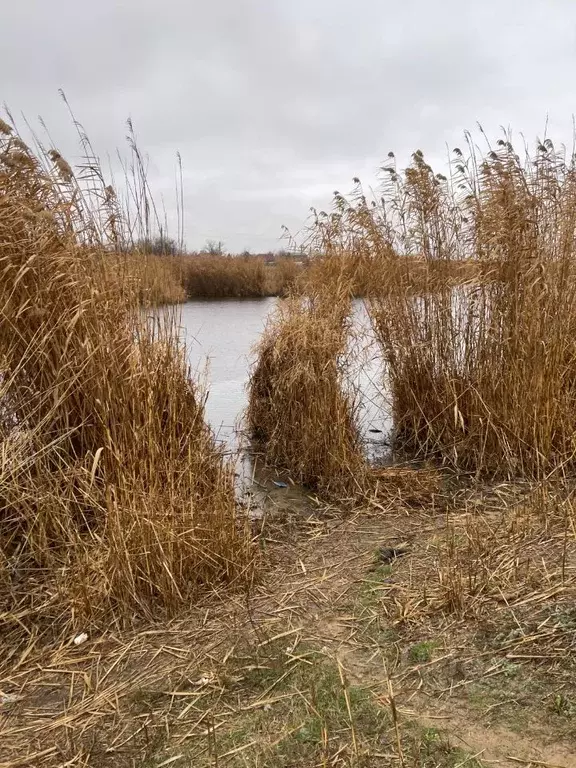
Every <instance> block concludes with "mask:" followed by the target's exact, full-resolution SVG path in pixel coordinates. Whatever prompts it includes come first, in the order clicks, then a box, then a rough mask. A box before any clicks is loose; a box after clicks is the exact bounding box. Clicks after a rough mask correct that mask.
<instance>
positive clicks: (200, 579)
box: [0, 123, 252, 621]
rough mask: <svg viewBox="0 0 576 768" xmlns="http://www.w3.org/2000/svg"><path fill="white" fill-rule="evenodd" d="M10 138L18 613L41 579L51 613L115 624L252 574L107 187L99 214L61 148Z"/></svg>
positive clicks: (6, 194)
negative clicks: (38, 148) (144, 303)
mask: <svg viewBox="0 0 576 768" xmlns="http://www.w3.org/2000/svg"><path fill="white" fill-rule="evenodd" d="M0 131H1V133H0V277H1V279H0V367H1V380H0V390H1V391H0V395H1V398H0V405H1V420H0V441H1V442H0V446H1V449H2V456H1V462H2V463H1V469H2V472H1V475H0V550H1V551H2V553H3V560H4V561H5V563H7V567H8V568H9V570H10V572H12V573H17V574H19V575H20V577H22V578H20V577H19V578H18V581H17V585H18V586H17V588H16V587H14V589H13V590H12V592H11V597H10V601H11V603H12V605H13V606H14V611H16V606H17V605H18V604H19V600H21V599H22V600H30V595H31V594H32V593H33V592H34V588H33V585H37V584H38V583H39V579H44V580H47V581H48V582H50V583H51V584H52V587H51V589H52V591H54V590H55V592H54V594H58V595H59V596H60V598H59V600H57V601H56V603H57V606H56V607H53V608H52V609H51V610H55V611H57V612H58V614H60V613H62V612H64V613H65V614H66V615H69V616H70V615H75V614H76V613H80V614H82V615H84V616H86V617H90V618H93V619H100V618H101V617H104V616H105V617H108V618H110V617H112V618H115V619H117V620H119V621H120V620H129V619H130V618H131V617H132V616H133V615H135V614H146V615H157V613H158V612H163V611H171V610H173V609H174V608H175V607H176V606H177V605H179V604H181V603H182V602H183V601H184V600H186V599H187V598H188V597H189V596H190V594H191V593H193V591H194V590H195V589H196V588H197V587H198V586H199V585H201V584H202V583H210V584H211V585H213V584H214V583H217V582H220V581H232V580H235V579H245V578H248V577H249V574H250V569H251V563H252V554H251V549H250V544H249V540H248V538H247V536H246V534H245V531H244V529H243V526H242V524H241V523H240V522H239V521H238V520H237V518H236V509H235V502H234V493H233V471H232V469H231V467H230V466H229V465H228V464H226V463H224V461H223V457H222V455H221V453H220V451H219V449H218V448H217V447H216V443H215V441H214V437H213V435H212V433H211V431H210V430H209V428H208V427H207V425H206V423H205V421H204V409H203V399H202V397H201V395H200V394H199V392H198V390H197V388H196V386H195V385H194V383H193V381H192V380H191V378H190V375H189V370H188V365H187V361H186V353H185V349H184V348H183V346H182V345H181V343H180V342H179V337H178V332H177V328H176V325H175V323H174V322H173V321H172V320H171V319H170V317H168V316H165V317H164V319H163V321H160V319H158V320H157V321H156V322H150V321H149V320H147V319H146V318H145V317H144V316H143V314H142V312H141V310H140V307H139V295H138V290H136V288H135V286H134V284H133V282H132V281H130V280H122V279H119V275H121V274H124V272H123V269H121V268H120V269H114V270H111V269H110V264H111V261H110V253H109V250H113V251H114V252H115V253H118V251H119V249H120V247H121V238H120V237H119V236H118V232H119V228H120V227H121V226H122V222H121V219H120V217H119V215H118V213H115V214H114V216H113V217H112V214H111V205H108V202H109V201H111V200H112V199H113V191H112V190H111V189H110V188H105V189H104V188H103V189H102V190H101V193H102V194H101V200H102V201H103V202H102V208H101V209H99V210H95V209H94V207H93V206H92V208H90V206H89V202H90V201H89V200H88V199H87V198H86V196H85V195H84V194H83V193H82V189H81V186H80V185H79V184H78V182H77V180H76V178H75V176H74V172H73V170H72V168H71V167H70V166H69V165H68V164H67V163H66V162H65V161H64V160H63V159H62V158H61V156H60V155H59V154H58V153H57V152H56V151H55V150H51V151H50V152H49V153H46V154H42V153H40V154H35V153H33V152H32V151H31V150H30V149H29V148H28V147H27V146H26V145H25V144H24V143H23V142H22V140H21V139H20V138H19V137H17V136H16V135H15V133H14V132H13V131H12V129H11V127H10V126H8V125H7V124H5V123H0ZM91 194H92V196H94V194H95V193H94V190H93V188H92V189H91ZM115 258H118V259H120V260H119V261H118V264H120V266H121V257H118V256H116V257H115ZM125 273H126V274H129V273H130V270H129V269H126V272H125ZM62 601H64V602H63V603H62ZM51 604H52V605H54V601H52V602H51ZM38 611H40V609H38ZM40 613H41V611H40ZM9 615H10V612H9V614H8V616H9Z"/></svg>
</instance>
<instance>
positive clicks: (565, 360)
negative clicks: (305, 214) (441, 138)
mask: <svg viewBox="0 0 576 768" xmlns="http://www.w3.org/2000/svg"><path fill="white" fill-rule="evenodd" d="M383 173H384V175H385V177H386V179H385V181H384V182H383V188H382V196H381V198H380V199H379V201H374V202H370V201H368V200H367V199H366V198H365V197H364V196H363V194H362V190H361V188H358V190H357V192H356V194H355V196H353V198H352V199H350V200H345V199H344V198H341V197H337V199H336V201H335V208H336V213H335V214H333V215H332V216H322V215H319V216H318V217H317V220H316V224H315V229H314V232H313V238H315V243H316V248H317V249H320V248H322V249H323V250H324V252H325V253H326V254H327V257H328V258H334V259H335V260H338V257H342V255H346V254H352V256H353V257H354V258H356V259H357V260H358V261H360V262H361V261H364V262H367V263H374V265H375V267H374V269H375V273H376V274H378V264H381V265H385V269H390V266H389V265H393V266H394V265H397V266H400V265H402V264H403V259H405V258H406V255H409V254H413V253H419V254H421V257H422V258H423V259H424V260H425V261H426V263H427V264H428V265H430V267H431V268H432V269H433V270H434V272H436V273H437V274H439V275H442V274H444V275H450V274H454V273H455V272H456V273H458V272H462V270H463V272H462V274H466V273H467V272H468V270H471V272H470V276H469V278H467V279H465V280H464V281H462V282H461V283H460V285H459V286H457V287H456V288H454V284H453V282H452V281H451V280H450V279H446V280H444V281H442V280H435V281H434V285H433V289H432V287H430V289H429V290H428V289H427V290H424V291H421V292H416V293H415V292H414V290H413V288H412V286H410V285H404V286H403V287H402V281H400V287H401V288H403V289H402V290H399V289H398V281H392V282H391V283H386V282H385V281H381V284H380V287H379V290H378V292H373V294H374V295H370V296H369V301H368V304H369V310H370V313H371V316H372V319H373V324H374V328H375V330H376V333H377V336H378V338H379V341H380V343H381V346H382V350H383V354H384V358H385V361H386V365H387V369H388V375H389V385H390V390H391V394H392V401H393V415H394V422H395V434H396V445H397V447H402V448H403V449H404V450H405V451H406V452H407V453H408V454H409V455H411V456H416V457H435V458H437V459H439V460H441V461H442V462H443V463H444V464H447V465H449V466H452V467H455V468H457V469H464V470H467V471H474V472H479V473H485V474H491V475H503V476H515V475H522V476H527V477H543V476H546V475H547V474H549V473H551V472H554V471H567V470H568V469H569V468H570V469H571V468H573V466H574V455H575V453H574V448H575V443H574V435H575V434H576V400H575V394H576V393H575V390H574V381H575V378H574V372H575V370H576V368H575V366H576V344H575V338H576V336H575V333H574V331H575V330H576V327H575V326H576V292H575V291H574V282H573V281H574V272H575V270H574V253H575V247H574V246H575V231H576V230H575V216H576V214H575V211H576V168H575V158H574V157H568V158H567V157H565V156H564V155H563V154H562V153H561V152H558V151H557V150H556V149H555V148H554V146H553V144H552V143H551V142H550V141H548V140H547V141H546V142H544V143H539V144H538V145H537V148H536V152H535V154H534V155H533V156H532V155H528V154H526V156H525V157H524V158H521V157H520V156H519V155H517V154H516V152H515V150H514V148H513V146H512V144H511V143H510V142H509V141H508V140H507V139H506V140H500V141H498V143H497V145H496V147H495V149H490V150H489V151H488V153H487V154H486V155H481V154H480V153H479V152H478V150H476V149H475V147H474V146H473V144H472V142H471V140H470V142H469V146H468V150H467V155H465V154H464V153H463V152H462V151H461V150H460V149H457V150H455V162H454V165H453V168H452V176H451V178H450V179H447V178H445V177H443V176H440V175H436V174H434V172H433V170H432V169H431V167H430V166H429V165H428V164H427V163H426V162H425V159H424V157H423V156H422V153H420V152H416V153H415V154H414V155H413V158H412V164H411V165H410V167H409V168H408V169H407V170H406V171H405V172H404V173H400V172H398V171H397V169H396V167H395V161H394V158H393V157H392V158H390V159H389V162H388V165H387V166H386V167H385V168H384V171H383ZM471 265H478V266H477V267H476V268H475V269H473V268H472V266H471ZM474 272H476V274H474ZM424 287H426V286H424Z"/></svg>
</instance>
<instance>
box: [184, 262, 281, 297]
mask: <svg viewBox="0 0 576 768" xmlns="http://www.w3.org/2000/svg"><path fill="white" fill-rule="evenodd" d="M180 261H181V263H180V269H181V271H182V281H183V284H184V288H185V291H186V295H187V297H188V298H189V299H196V298H202V299H230V298H234V299H242V298H248V297H250V298H258V297H260V296H267V295H269V291H268V289H267V280H266V270H267V267H266V266H265V264H264V261H263V260H262V259H260V258H257V257H254V256H217V255H211V254H206V255H203V254H199V255H196V256H183V257H181V260H180Z"/></svg>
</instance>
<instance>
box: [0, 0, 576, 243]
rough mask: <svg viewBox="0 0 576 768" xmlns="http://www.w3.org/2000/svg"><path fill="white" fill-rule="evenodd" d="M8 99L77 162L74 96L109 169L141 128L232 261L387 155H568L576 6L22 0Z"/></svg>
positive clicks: (156, 176)
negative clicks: (493, 146) (481, 139)
mask: <svg viewBox="0 0 576 768" xmlns="http://www.w3.org/2000/svg"><path fill="white" fill-rule="evenodd" d="M2 16H3V18H2V26H1V27H0V44H1V50H2V55H3V61H4V64H3V67H2V71H1V72H0V98H1V99H3V100H5V101H6V102H7V103H8V104H9V105H10V107H11V109H12V110H13V111H14V112H15V113H16V114H18V113H19V112H20V111H24V112H25V114H26V115H27V117H28V118H29V119H30V120H31V121H32V122H34V119H35V116H36V115H37V114H39V113H40V114H42V116H43V118H44V119H45V120H46V122H47V124H48V126H49V128H50V132H51V134H52V136H53V138H54V140H55V142H56V143H57V144H58V146H59V147H60V148H61V150H62V151H63V152H64V153H65V154H66V155H67V156H68V157H69V158H70V159H71V160H75V159H76V157H77V155H78V148H77V144H76V143H75V139H74V135H73V131H72V128H71V125H70V121H69V119H68V117H67V115H66V112H65V110H64V108H63V105H62V104H61V103H60V101H59V98H58V94H57V89H58V88H60V87H61V88H63V89H64V90H65V91H66V93H67V95H68V97H69V99H70V101H71V103H72V106H73V108H74V110H75V112H76V114H77V116H78V118H79V119H80V120H81V121H82V122H83V123H84V125H85V127H86V129H87V131H88V133H89V134H90V136H91V138H92V141H93V143H94V145H95V147H96V149H97V150H98V152H99V154H100V155H101V156H102V157H106V156H108V155H110V156H112V157H113V156H114V153H115V149H116V147H118V146H121V145H122V142H123V139H124V135H125V132H126V129H125V120H126V118H127V117H128V116H131V117H132V119H133V121H134V124H135V127H136V130H137V134H138V137H139V141H140V143H141V145H142V147H143V148H144V149H145V150H146V152H147V153H148V154H149V156H150V183H151V186H152V188H153V190H154V192H155V194H156V195H157V196H158V198H159V199H160V198H161V197H162V198H163V199H164V201H165V205H166V208H167V213H168V218H169V220H170V222H171V223H172V225H173V226H175V204H174V173H175V155H176V151H177V150H179V151H180V153H181V155H182V160H183V164H184V175H185V203H186V233H187V242H188V244H189V246H191V247H199V246H201V245H202V244H203V242H204V240H205V239H206V238H209V237H211V238H217V239H222V240H224V241H225V242H226V243H227V245H228V247H229V248H230V249H231V250H240V249H243V248H245V247H248V248H251V249H252V250H260V249H267V248H274V247H278V246H279V245H280V243H279V242H278V237H279V236H280V234H281V225H282V224H287V225H288V226H289V227H290V228H291V229H293V230H297V229H298V228H299V227H300V226H301V225H302V224H303V223H304V221H305V219H306V216H307V213H308V210H309V207H310V206H312V205H314V206H317V207H325V206H327V205H329V203H330V196H331V192H332V190H333V189H340V190H343V191H345V190H346V189H347V188H349V186H350V185H351V179H352V176H355V175H361V176H363V177H364V178H366V180H367V181H368V182H369V181H372V180H373V178H374V171H375V169H376V168H377V166H378V163H379V162H380V160H381V159H382V158H383V157H384V156H385V154H386V153H387V152H388V151H389V150H390V149H393V150H394V151H395V152H396V154H397V156H398V157H399V158H400V159H401V162H403V163H405V162H407V159H408V157H409V153H410V152H411V151H413V150H414V149H416V148H420V149H422V150H423V151H424V152H425V154H426V155H427V156H428V157H429V158H431V159H432V160H433V161H435V162H437V163H440V164H441V163H442V162H443V159H444V157H445V146H446V144H448V145H449V146H454V144H455V143H460V142H461V136H462V131H463V129H464V128H473V127H474V125H475V123H476V121H477V120H478V121H480V122H482V124H483V125H484V127H485V128H486V130H487V132H488V133H490V134H495V133H496V132H497V131H498V129H499V126H500V125H512V126H513V127H514V128H515V129H517V130H519V131H520V130H522V131H524V132H525V134H526V135H527V137H529V138H532V137H533V136H534V135H535V134H536V133H537V132H540V133H541V131H542V129H543V127H544V123H545V119H546V116H547V115H548V116H549V134H550V135H551V136H552V137H553V138H557V139H558V140H565V141H566V142H571V139H572V128H571V116H572V113H573V112H574V110H575V103H574V98H573V96H572V80H573V73H574V71H575V67H574V64H575V63H576V6H574V4H573V3H572V2H571V0H523V1H522V2H521V1H520V0H498V2H497V1H496V0H485V2H484V3H482V4H479V3H473V4H472V3H467V4H463V3H461V2H456V0H437V2H434V3H432V2H429V0H404V2H402V3H392V2H388V1H386V0H357V2H355V3H351V2H349V1H348V0H347V1H344V0H331V1H330V2H328V0H213V2H211V3H206V2H205V0H202V2H200V1H199V0H191V1H190V0H188V1H186V0H164V1H163V2H158V1H157V0H154V1H152V0H123V2H120V1H118V0H100V2H99V3H95V2H78V0H75V1H74V2H73V1H72V0H56V1H53V2H51V3H46V2H45V0H34V1H33V0H21V2H20V3H19V4H16V3H11V4H10V5H8V6H7V7H6V8H4V9H3V14H2Z"/></svg>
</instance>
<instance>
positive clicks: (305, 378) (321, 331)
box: [247, 282, 367, 500]
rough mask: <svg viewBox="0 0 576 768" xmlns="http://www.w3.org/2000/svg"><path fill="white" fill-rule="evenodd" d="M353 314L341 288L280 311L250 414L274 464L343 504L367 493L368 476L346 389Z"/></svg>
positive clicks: (266, 341)
mask: <svg viewBox="0 0 576 768" xmlns="http://www.w3.org/2000/svg"><path fill="white" fill-rule="evenodd" d="M350 310H351V304H350V292H349V287H348V286H347V284H346V283H341V282H335V283H332V284H330V285H329V286H325V287H324V289H320V290H319V291H318V292H316V293H314V294H312V295H311V296H308V297H300V296H292V297H291V298H289V299H287V300H286V302H283V303H282V305H280V306H279V307H278V309H277V314H276V315H275V316H273V318H272V320H271V321H270V323H269V325H268V328H267V330H266V332H265V333H264V336H263V338H262V341H261V342H260V346H259V351H258V363H257V366H256V368H255V369H254V371H253V374H252V378H251V381H250V403H249V407H248V414H247V419H248V424H249V427H250V430H251V432H252V434H253V435H254V437H255V438H256V439H257V440H258V441H259V443H261V444H262V445H263V446H264V449H265V452H266V458H267V460H268V461H269V462H270V463H272V464H275V465H278V466H280V467H282V468H283V469H285V470H286V471H288V472H289V473H290V475H291V477H292V478H293V479H294V480H295V481H296V482H298V483H302V484H304V485H306V486H307V487H310V488H312V489H314V490H318V491H321V492H322V493H324V494H327V495H331V496H332V497H333V498H339V499H341V500H343V499H345V498H354V497H355V496H357V495H358V493H359V492H362V491H363V489H364V487H365V474H366V469H367V467H366V462H365V459H364V457H363V454H362V448H361V444H360V435H359V432H358V427H357V423H356V420H355V408H356V404H355V401H354V395H353V394H352V393H350V394H346V393H345V392H344V387H343V384H344V381H343V367H344V365H345V364H344V363H343V360H342V358H343V356H344V354H345V351H346V340H347V333H348V331H349V314H350Z"/></svg>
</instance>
